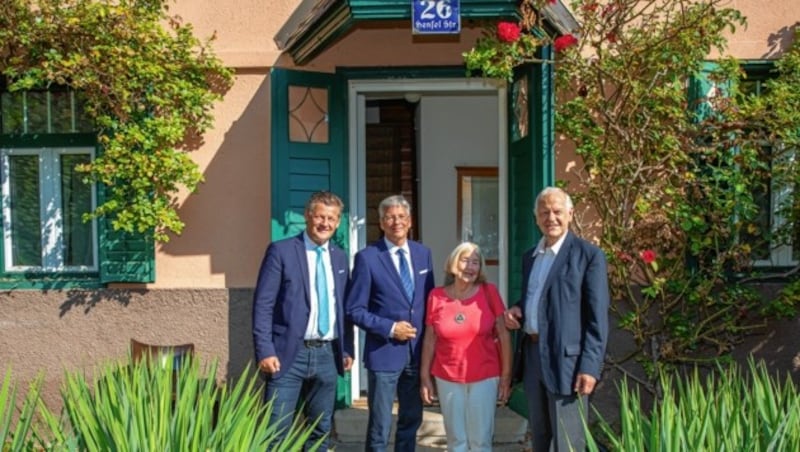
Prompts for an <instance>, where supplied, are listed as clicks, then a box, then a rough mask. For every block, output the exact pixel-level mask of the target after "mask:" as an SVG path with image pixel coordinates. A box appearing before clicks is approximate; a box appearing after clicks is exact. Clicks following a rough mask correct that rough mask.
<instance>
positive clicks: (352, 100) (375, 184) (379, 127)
mask: <svg viewBox="0 0 800 452" xmlns="http://www.w3.org/2000/svg"><path fill="white" fill-rule="evenodd" d="M348 99H349V106H348V124H349V132H348V133H349V143H350V145H349V148H350V149H349V193H350V199H349V200H348V202H347V203H348V205H349V206H350V220H351V221H350V245H351V247H350V252H351V256H354V255H355V253H356V252H358V251H359V250H361V249H363V248H364V247H365V246H366V245H367V244H368V243H371V242H372V241H374V240H377V239H379V238H380V236H381V232H380V228H379V227H378V223H377V220H378V214H377V206H378V204H379V203H380V201H381V200H382V199H384V198H385V197H386V196H389V195H393V194H398V193H400V194H403V195H404V196H406V198H407V199H408V200H409V202H411V205H412V208H413V210H414V211H413V212H412V215H413V218H414V227H413V229H412V238H413V239H414V240H418V241H421V242H422V243H424V244H425V245H426V246H428V247H429V248H431V251H432V254H433V260H434V273H435V276H436V284H441V283H442V282H443V272H442V267H443V265H444V262H445V260H446V258H447V255H448V254H449V252H450V251H451V250H452V248H453V247H454V246H455V245H457V244H458V243H459V242H460V241H461V238H460V233H459V231H458V211H459V209H458V205H457V203H458V199H459V198H458V194H457V186H458V180H459V179H458V174H459V173H458V169H459V168H463V167H487V166H491V167H495V168H496V169H497V176H498V181H499V184H498V187H500V189H499V190H498V193H497V199H496V201H494V202H495V203H496V207H497V209H498V217H497V218H499V219H500V221H499V224H498V225H497V228H498V231H497V232H498V235H497V245H498V246H497V249H498V253H499V254H498V259H497V260H496V261H495V262H496V263H497V264H496V265H493V266H491V268H489V267H487V270H488V273H489V274H490V275H489V277H490V280H492V281H493V282H495V283H496V284H497V286H498V288H499V289H500V291H501V293H502V294H505V293H506V275H507V269H506V265H505V263H506V262H507V261H508V260H507V255H508V251H507V249H506V248H507V247H506V236H507V233H506V227H507V224H506V220H505V218H506V211H507V207H506V205H507V195H508V194H507V192H506V190H505V189H504V188H503V187H505V186H506V183H505V182H504V181H505V180H506V179H505V178H506V174H507V168H506V157H507V156H506V152H505V150H506V148H507V146H506V140H507V138H506V119H507V117H506V90H505V87H504V86H503V85H500V86H498V85H497V84H494V83H491V82H487V81H482V80H476V79H413V80H409V79H387V80H350V81H349V82H348ZM362 349H363V338H360V339H359V341H358V344H357V346H356V357H355V358H356V367H355V368H354V372H353V373H352V375H351V384H352V386H351V393H352V394H353V396H354V397H359V395H362V394H364V393H365V391H366V372H365V371H364V368H363V363H362V361H361V356H360V355H361V351H362ZM355 369H359V371H355Z"/></svg>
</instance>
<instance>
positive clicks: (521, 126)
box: [511, 75, 530, 141]
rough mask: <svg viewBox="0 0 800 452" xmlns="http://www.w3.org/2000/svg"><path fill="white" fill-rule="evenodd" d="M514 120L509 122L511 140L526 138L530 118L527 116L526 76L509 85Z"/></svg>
mask: <svg viewBox="0 0 800 452" xmlns="http://www.w3.org/2000/svg"><path fill="white" fill-rule="evenodd" d="M511 98H512V99H513V102H514V105H513V109H512V110H513V114H514V118H513V120H512V121H511V140H512V141H519V140H521V139H523V138H525V137H527V136H528V132H529V130H530V118H529V116H528V110H529V109H528V76H527V75H525V76H523V77H521V78H520V79H518V80H515V81H514V84H513V85H511Z"/></svg>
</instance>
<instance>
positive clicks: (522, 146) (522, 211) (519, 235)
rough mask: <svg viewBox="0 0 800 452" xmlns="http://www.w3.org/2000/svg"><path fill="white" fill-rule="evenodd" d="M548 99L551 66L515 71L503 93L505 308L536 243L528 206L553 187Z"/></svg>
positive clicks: (547, 51) (547, 54) (546, 52)
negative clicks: (505, 144) (506, 204)
mask: <svg viewBox="0 0 800 452" xmlns="http://www.w3.org/2000/svg"><path fill="white" fill-rule="evenodd" d="M542 52H543V54H542V58H544V59H549V58H551V55H550V48H549V47H548V48H545V49H543V50H542ZM553 99H554V96H553V69H552V65H549V64H526V65H523V66H521V67H519V68H517V70H516V71H515V74H514V80H513V82H512V83H511V86H510V89H509V90H508V109H509V110H508V121H509V126H508V168H509V178H508V184H509V185H508V199H509V250H510V253H509V259H510V262H509V273H508V275H509V281H508V283H509V284H508V287H509V294H508V296H509V302H510V303H515V302H516V301H517V300H518V299H519V297H520V290H521V287H522V280H521V278H522V275H521V274H520V262H521V261H522V253H523V252H524V251H525V250H526V249H528V248H529V247H531V246H533V245H534V244H535V243H536V241H537V240H538V239H539V237H541V233H540V231H539V229H538V227H537V226H536V223H535V221H534V218H533V202H534V200H535V198H536V195H537V194H538V193H539V192H540V191H541V190H542V189H543V188H544V187H547V186H551V185H554V184H555V169H554V168H555V157H554V132H553V119H554V118H553V115H554V111H553V102H554V100H553ZM525 117H527V118H528V119H527V121H526V120H525V119H524V118H525Z"/></svg>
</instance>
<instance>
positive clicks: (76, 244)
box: [61, 154, 94, 266]
mask: <svg viewBox="0 0 800 452" xmlns="http://www.w3.org/2000/svg"><path fill="white" fill-rule="evenodd" d="M89 159H90V158H89V156H88V155H86V154H62V155H61V203H62V205H61V209H62V212H63V213H64V215H63V216H64V265H66V266H92V265H93V264H94V262H93V254H92V248H93V246H92V223H91V222H84V221H83V219H82V218H83V214H85V213H89V212H91V211H92V190H91V186H90V185H89V184H86V183H84V182H83V180H82V179H83V173H79V172H78V171H76V170H75V167H76V166H77V165H82V164H87V163H89Z"/></svg>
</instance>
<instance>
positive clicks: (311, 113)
mask: <svg viewBox="0 0 800 452" xmlns="http://www.w3.org/2000/svg"><path fill="white" fill-rule="evenodd" d="M328 111H329V108H328V90H327V89H324V88H311V87H307V86H289V114H288V117H289V140H290V141H295V142H301V143H327V142H328V135H329V133H328Z"/></svg>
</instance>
